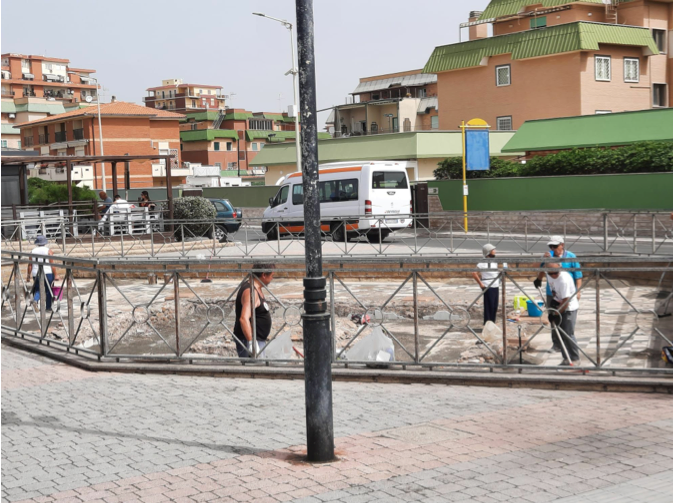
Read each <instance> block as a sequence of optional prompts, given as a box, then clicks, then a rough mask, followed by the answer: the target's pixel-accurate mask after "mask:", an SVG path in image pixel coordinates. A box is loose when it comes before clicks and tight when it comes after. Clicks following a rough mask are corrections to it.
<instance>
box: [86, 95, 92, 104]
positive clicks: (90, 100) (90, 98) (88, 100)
mask: <svg viewBox="0 0 673 503" xmlns="http://www.w3.org/2000/svg"><path fill="white" fill-rule="evenodd" d="M84 101H86V102H87V103H91V102H92V101H93V98H92V97H91V96H87V97H86V98H84Z"/></svg>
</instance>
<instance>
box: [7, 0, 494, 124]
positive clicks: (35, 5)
mask: <svg viewBox="0 0 673 503" xmlns="http://www.w3.org/2000/svg"><path fill="white" fill-rule="evenodd" d="M487 4H488V0H469V1H466V2H463V1H458V0H428V1H425V2H414V1H412V0H339V1H335V0H315V3H314V13H315V36H316V45H315V46H316V66H317V85H318V108H319V109H321V108H327V107H330V106H332V105H336V104H340V103H343V102H344V101H345V97H346V96H347V95H348V94H349V93H350V92H352V91H353V90H354V89H355V87H356V86H357V83H358V79H359V78H360V77H367V76H372V75H379V74H383V73H390V72H399V71H405V70H412V69H416V68H422V67H423V66H424V65H425V63H426V61H427V60H428V58H429V56H430V54H431V53H432V50H433V48H434V47H435V46H437V45H443V44H450V43H454V42H457V41H458V25H459V23H461V22H463V21H467V18H468V15H469V11H470V10H482V9H483V8H484V7H485V6H486V5H487ZM252 12H263V13H265V14H268V15H270V16H274V17H278V18H284V19H287V20H288V21H290V22H292V23H293V24H295V23H294V22H295V10H294V1H292V0H189V1H184V0H157V1H149V0H114V1H112V2H106V1H100V0H58V1H54V0H49V1H47V0H2V53H6V52H15V53H22V54H40V55H45V56H52V57H57V58H67V59H69V60H70V64H71V65H72V66H74V67H78V68H93V69H95V70H96V76H97V77H98V78H99V79H100V81H101V84H102V85H103V86H104V87H105V88H106V89H107V91H106V92H105V93H104V97H103V100H104V101H109V99H110V96H112V95H114V96H116V97H117V99H120V100H123V101H131V102H136V103H139V104H142V103H143V102H142V98H143V96H146V94H147V93H146V92H145V89H146V88H148V87H152V86H158V85H160V84H161V80H162V79H169V78H181V79H183V82H189V83H196V84H215V85H221V86H223V87H224V92H225V94H231V93H235V96H233V100H232V101H231V102H230V103H228V105H229V106H230V105H232V104H233V106H234V107H236V108H246V109H248V110H251V111H253V112H262V111H265V112H277V111H279V110H280V109H281V108H282V109H283V110H287V105H290V104H292V81H291V77H290V76H287V77H286V76H284V73H285V72H286V71H287V70H288V69H289V68H290V66H291V62H290V49H289V35H288V34H287V30H286V29H285V28H283V26H282V25H280V24H278V23H276V22H274V21H271V20H268V19H264V18H261V17H257V16H253V15H252V14H251V13H252ZM466 32H467V30H464V35H463V36H464V38H466V35H467V33H466ZM279 94H281V95H282V97H281V99H280V102H279V97H278V95H279ZM326 117H327V113H322V114H320V121H321V122H320V125H321V127H322V122H324V120H325V119H326Z"/></svg>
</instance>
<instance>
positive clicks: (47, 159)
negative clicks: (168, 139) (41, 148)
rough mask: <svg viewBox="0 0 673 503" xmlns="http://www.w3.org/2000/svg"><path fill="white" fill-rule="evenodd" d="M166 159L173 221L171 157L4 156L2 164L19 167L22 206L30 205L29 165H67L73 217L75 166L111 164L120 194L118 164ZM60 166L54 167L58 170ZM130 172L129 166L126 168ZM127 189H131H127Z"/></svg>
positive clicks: (169, 202) (167, 195) (170, 212)
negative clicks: (27, 181) (73, 176)
mask: <svg viewBox="0 0 673 503" xmlns="http://www.w3.org/2000/svg"><path fill="white" fill-rule="evenodd" d="M157 159H165V161H166V199H167V200H168V218H169V219H170V220H172V219H173V182H172V180H171V159H173V156H171V155H74V156H56V155H40V156H30V157H29V156H9V155H7V156H2V164H3V165H6V166H19V184H20V186H21V204H22V205H23V206H25V205H27V204H28V201H26V200H25V198H26V196H25V190H26V187H25V186H24V184H25V170H26V166H27V165H28V164H62V163H65V165H66V177H67V178H66V183H67V185H68V210H69V211H70V214H71V215H72V212H73V200H72V166H73V164H79V163H87V164H97V163H102V162H109V163H110V164H111V165H112V191H113V193H115V194H116V193H117V192H118V187H119V181H118V179H117V163H128V162H129V161H153V160H157ZM56 167H58V166H52V168H56ZM126 169H127V170H128V165H127V166H126ZM126 188H127V189H128V188H129V187H126Z"/></svg>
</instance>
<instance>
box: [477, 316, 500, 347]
mask: <svg viewBox="0 0 673 503" xmlns="http://www.w3.org/2000/svg"><path fill="white" fill-rule="evenodd" d="M481 339H482V340H483V341H484V342H502V330H501V329H500V328H499V327H498V325H496V324H495V323H493V322H492V321H487V322H486V324H485V325H484V331H483V332H482V333H481Z"/></svg>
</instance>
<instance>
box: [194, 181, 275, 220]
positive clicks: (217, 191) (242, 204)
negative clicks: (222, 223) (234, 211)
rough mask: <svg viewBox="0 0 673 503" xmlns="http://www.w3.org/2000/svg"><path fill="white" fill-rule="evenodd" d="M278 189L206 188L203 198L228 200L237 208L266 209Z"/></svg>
mask: <svg viewBox="0 0 673 503" xmlns="http://www.w3.org/2000/svg"><path fill="white" fill-rule="evenodd" d="M278 189H279V187H204V189H203V197H209V198H213V199H215V198H219V199H228V200H229V202H230V203H231V204H232V205H233V206H234V207H237V208H266V207H267V206H268V205H269V198H270V197H273V196H275V195H276V192H278ZM245 214H246V213H244V215H245ZM248 216H249V215H248Z"/></svg>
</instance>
